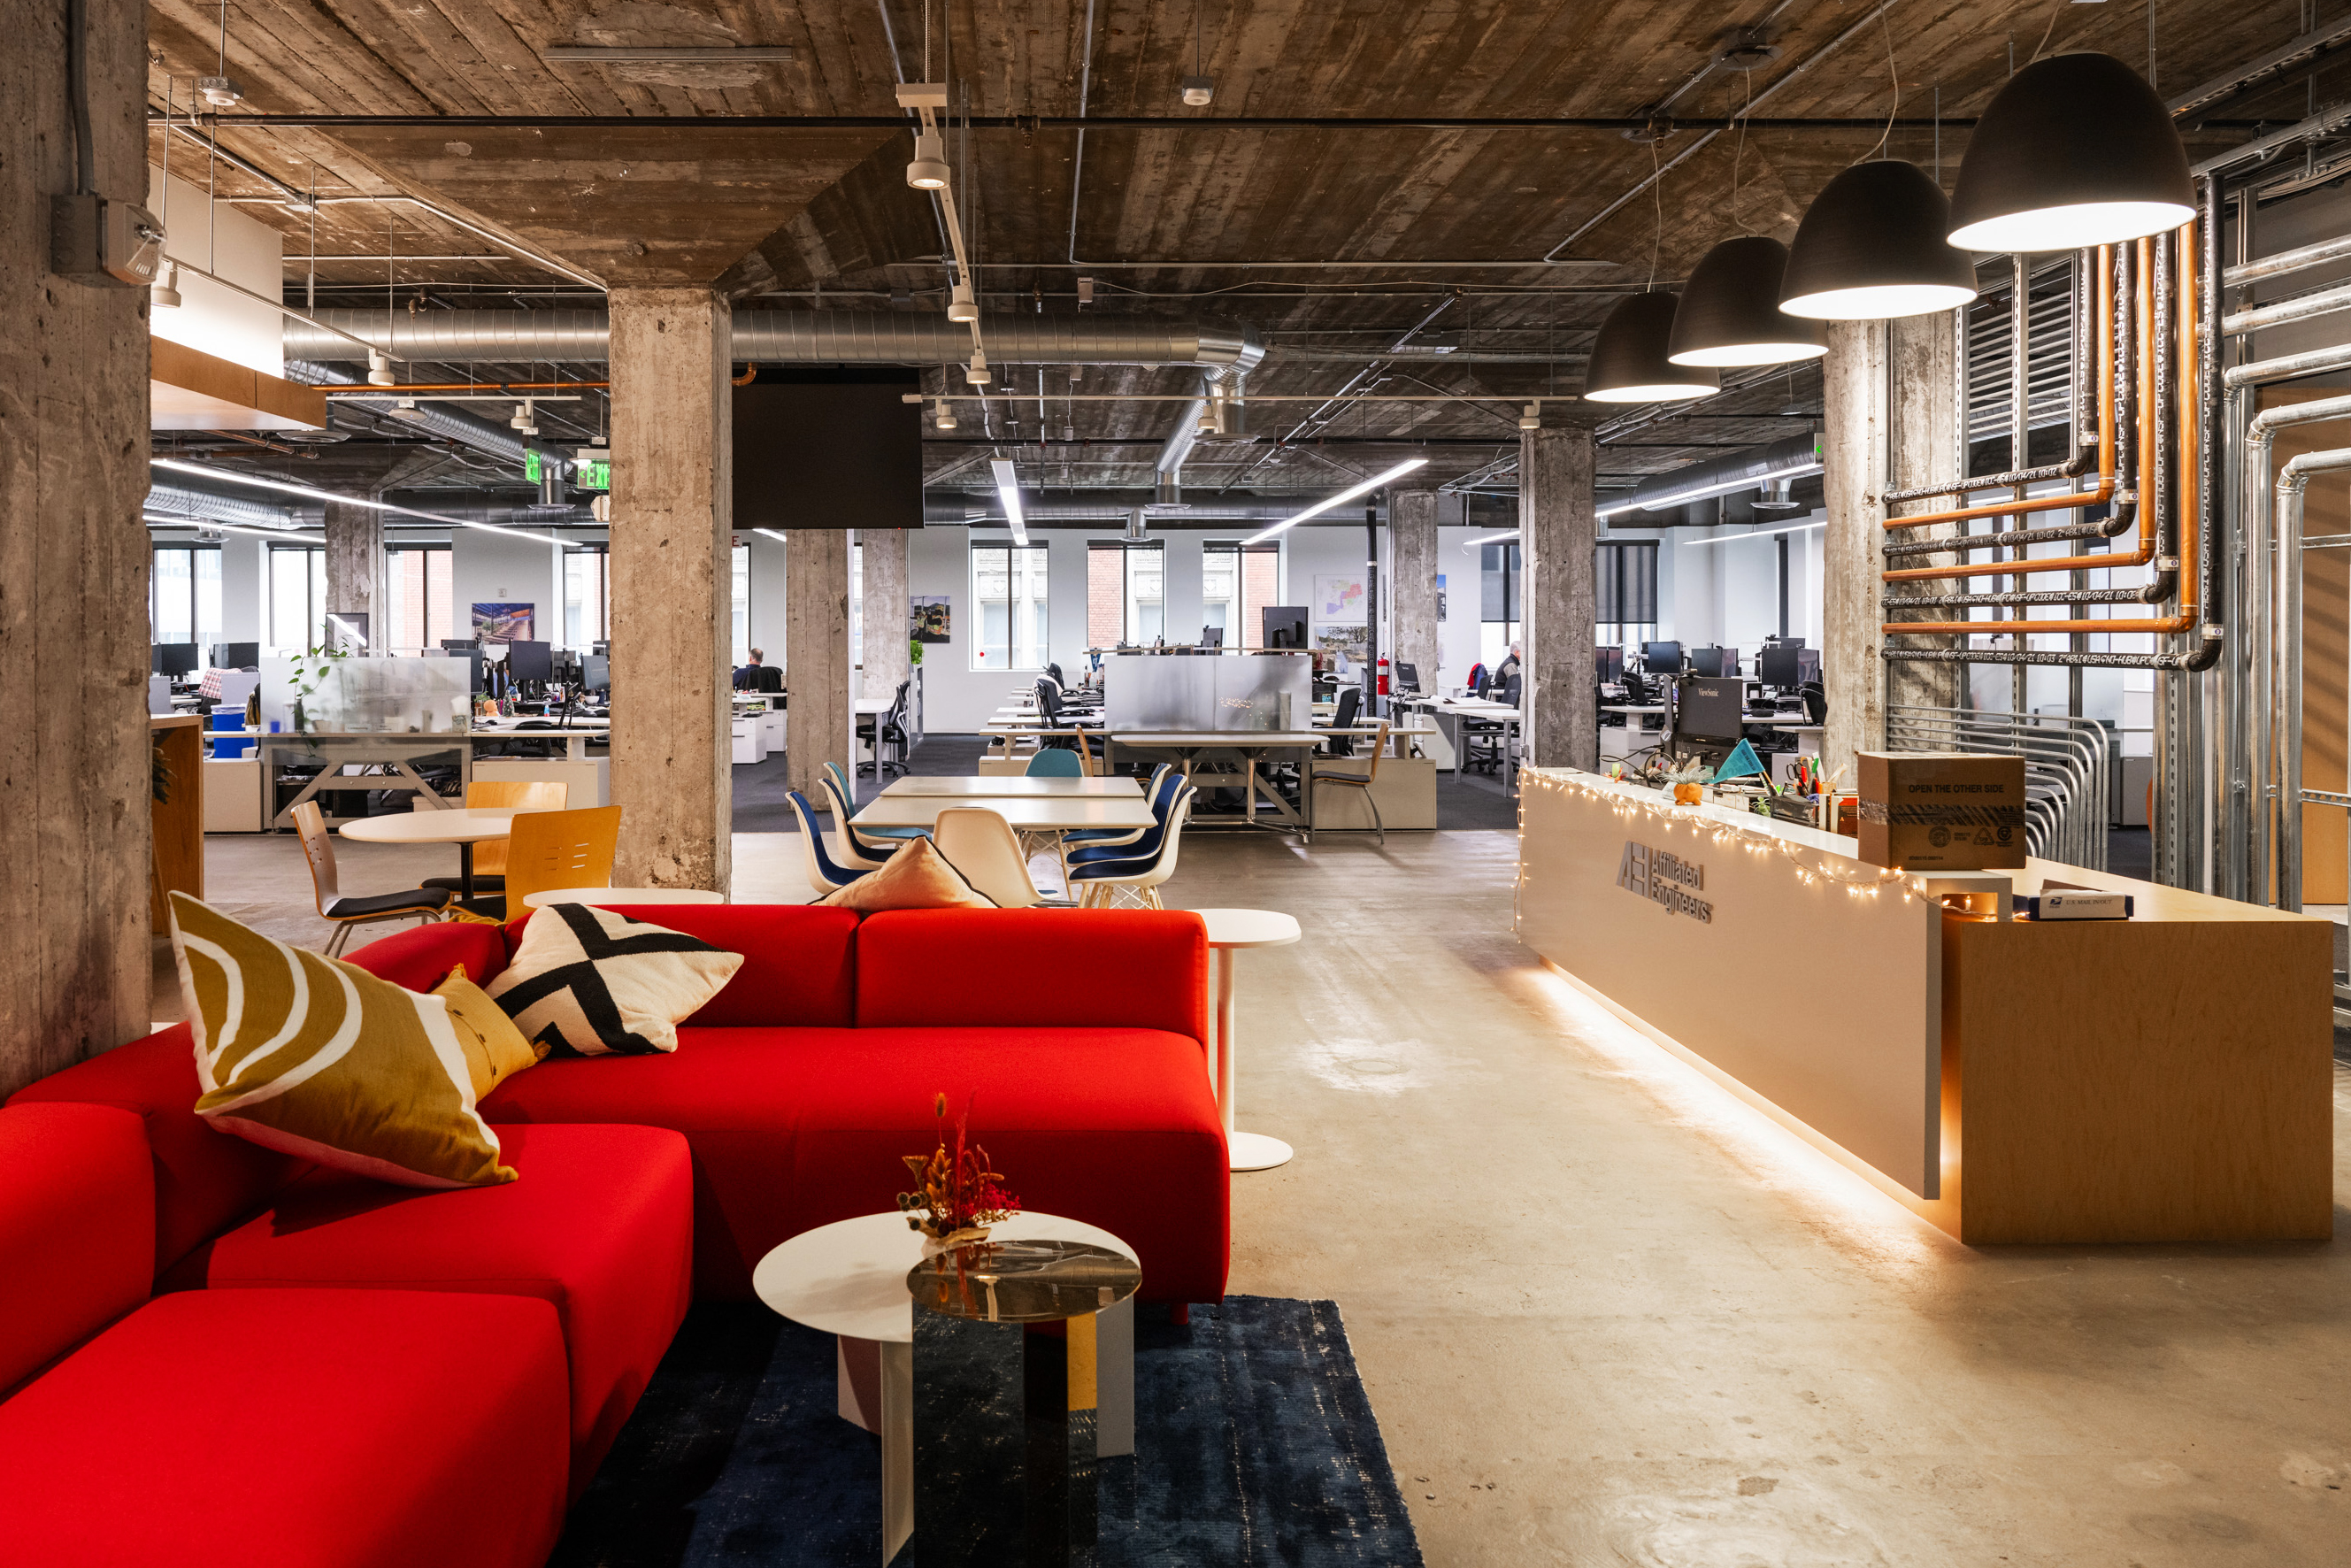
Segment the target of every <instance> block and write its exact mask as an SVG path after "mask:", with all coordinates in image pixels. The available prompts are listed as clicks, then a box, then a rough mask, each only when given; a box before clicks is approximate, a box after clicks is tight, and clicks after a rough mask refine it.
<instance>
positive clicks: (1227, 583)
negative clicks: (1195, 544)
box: [1200, 540, 1281, 648]
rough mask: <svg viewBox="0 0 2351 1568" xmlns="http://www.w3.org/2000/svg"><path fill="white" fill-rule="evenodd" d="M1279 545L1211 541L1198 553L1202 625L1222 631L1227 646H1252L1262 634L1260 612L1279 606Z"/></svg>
mask: <svg viewBox="0 0 2351 1568" xmlns="http://www.w3.org/2000/svg"><path fill="white" fill-rule="evenodd" d="M1280 593H1281V547H1280V545H1278V544H1262V545H1241V544H1236V543H1232V542H1230V541H1223V542H1219V541H1215V540H1211V541H1210V542H1209V543H1208V544H1207V547H1205V548H1204V549H1202V550H1201V552H1200V609H1201V612H1202V623H1203V624H1204V625H1208V626H1214V627H1217V628H1218V629H1220V630H1221V631H1222V632H1224V634H1225V646H1226V647H1228V648H1240V647H1251V648H1253V647H1255V646H1257V644H1258V642H1259V639H1260V638H1261V637H1263V636H1264V634H1265V618H1264V616H1263V615H1262V614H1260V613H1259V612H1261V611H1263V610H1264V609H1265V608H1266V607H1267V606H1268V605H1272V604H1279V603H1280V602H1281V600H1280Z"/></svg>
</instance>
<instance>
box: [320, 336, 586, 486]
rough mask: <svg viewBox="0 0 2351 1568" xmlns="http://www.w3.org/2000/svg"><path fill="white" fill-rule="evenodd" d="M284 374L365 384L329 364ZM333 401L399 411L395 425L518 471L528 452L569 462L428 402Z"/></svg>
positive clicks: (538, 444) (323, 382)
mask: <svg viewBox="0 0 2351 1568" xmlns="http://www.w3.org/2000/svg"><path fill="white" fill-rule="evenodd" d="M286 375H287V379H288V380H289V381H298V382H307V383H308V384H309V385H311V386H329V387H351V386H364V385H365V384H366V382H364V381H362V380H361V379H360V377H358V376H356V375H353V374H352V373H351V372H350V371H344V370H339V369H337V368H336V367H334V366H332V365H322V364H315V363H307V362H298V361H293V360H290V359H289V360H288V361H286ZM335 401H336V402H339V403H348V404H350V405H352V406H354V407H358V408H363V409H366V410H367V411H368V412H370V413H379V414H381V415H383V416H385V417H386V418H393V417H395V412H394V411H395V410H398V413H397V415H396V417H397V419H398V422H399V423H401V424H403V425H406V426H408V427H409V428H411V429H413V430H415V431H416V432H418V433H419V434H425V435H438V436H441V437H442V438H444V440H449V441H455V442H457V443H459V444H462V445H465V446H470V447H472V448H473V449H474V450H475V451H476V452H479V453H482V454H484V455H487V456H491V457H495V458H497V459H498V460H499V461H500V462H503V463H511V464H514V465H516V467H517V469H519V468H520V467H521V465H522V462H523V458H524V455H525V454H526V453H529V452H536V453H538V455H539V456H540V457H542V458H544V459H546V460H547V461H549V462H550V463H569V462H570V461H571V454H570V453H569V452H568V451H565V450H564V449H563V448H561V447H557V446H549V445H548V444H546V443H545V442H543V441H532V442H525V441H523V440H521V439H520V438H518V437H517V436H515V435H513V434H509V433H508V432H507V429H506V427H505V426H503V425H496V424H492V423H490V422H489V421H488V420H486V419H477V418H475V416H474V415H472V414H470V413H458V412H456V411H455V410H454V409H446V408H441V407H437V406H435V405H434V404H433V403H430V402H419V403H418V404H417V405H416V406H415V407H414V408H413V409H404V410H403V409H398V404H399V400H398V399H396V398H393V397H389V396H387V397H353V398H338V399H336V400H335ZM516 401H517V402H520V401H521V399H520V398H517V399H516Z"/></svg>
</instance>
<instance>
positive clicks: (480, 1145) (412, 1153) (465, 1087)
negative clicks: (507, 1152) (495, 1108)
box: [172, 893, 515, 1187]
mask: <svg viewBox="0 0 2351 1568" xmlns="http://www.w3.org/2000/svg"><path fill="white" fill-rule="evenodd" d="M172 958H173V960H174V961H175V962H176V963H177V964H178V966H179V970H180V989H181V990H182V992H183V993H184V994H185V996H186V998H187V1003H188V1022H189V1027H190V1028H191V1029H192V1030H193V1031H194V1034H195V1040H196V1080H197V1082H198V1084H199V1086H200V1087H201V1089H202V1091H203V1092H202V1093H201V1095H200V1096H199V1097H198V1098H197V1100H196V1114H198V1115H200V1116H202V1117H204V1119H205V1120H206V1121H208V1122H210V1123H211V1124H213V1125H214V1127H216V1128H218V1129H219V1130H221V1131H222V1132H224V1133H233V1134H235V1135H236V1136H238V1137H240V1138H245V1139H248V1140H250V1141H251V1142H253V1143H256V1144H259V1145H262V1146H264V1147H265V1148H272V1149H278V1150H281V1151H283V1152H284V1153H287V1154H289V1155H298V1156H299V1157H301V1158H303V1159H307V1160H312V1161H315V1162H317V1163H318V1164H319V1165H322V1166H329V1167H330V1168H332V1169H335V1170H344V1171H354V1172H357V1173H359V1174H360V1175H362V1176H375V1177H377V1178H378V1179H380V1180H383V1181H388V1182H396V1183H398V1184H400V1185H401V1186H423V1187H458V1186H495V1185H496V1184H497V1183H500V1182H509V1181H512V1180H514V1179H515V1173H514V1171H513V1170H512V1169H511V1168H510V1167H508V1166H502V1165H500V1164H499V1163H498V1138H497V1134H496V1133H494V1132H492V1131H491V1130H490V1127H489V1124H488V1123H486V1122H485V1121H483V1120H482V1118H481V1115H480V1113H478V1112H477V1111H476V1110H475V1105H474V1082H473V1073H472V1071H471V1069H470V1068H469V1067H468V1065H467V1063H466V1060H465V1047H464V1045H463V1044H462V1043H461V1041H460V1040H459V1039H458V1036H457V1032H456V1030H455V1029H454V1028H453V1027H452V1025H451V1023H450V1019H449V1004H448V1003H447V1002H446V1001H444V1000H443V999H442V998H440V997H437V996H424V995H422V994H420V993H418V992H415V991H412V990H409V989H407V988H404V987H401V986H396V985H393V984H392V982H391V981H390V980H384V979H379V978H377V977H375V976H373V975H371V974H369V973H368V972H367V971H366V970H364V969H361V968H359V967H356V966H354V965H350V964H345V963H341V962H340V961H338V960H336V959H333V958H329V957H326V956H322V955H320V954H317V953H310V952H305V951H303V950H302V949H299V948H296V947H289V946H287V945H286V944H284V943H283V942H277V941H272V940H271V939H270V938H269V937H266V936H263V935H262V934H261V933H260V932H258V931H255V930H253V929H251V928H249V927H247V926H244V925H238V924H237V923H236V922H235V921H234V920H231V919H229V918H228V917H227V916H226V915H223V914H221V913H220V912H219V911H218V910H216V909H214V908H211V907H210V906H208V905H206V904H203V903H201V902H199V901H198V900H196V899H193V898H191V897H189V896H188V895H187V894H184V893H174V894H172Z"/></svg>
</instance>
